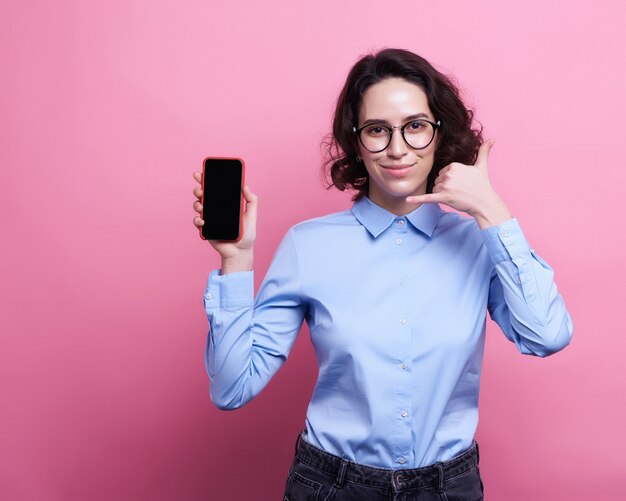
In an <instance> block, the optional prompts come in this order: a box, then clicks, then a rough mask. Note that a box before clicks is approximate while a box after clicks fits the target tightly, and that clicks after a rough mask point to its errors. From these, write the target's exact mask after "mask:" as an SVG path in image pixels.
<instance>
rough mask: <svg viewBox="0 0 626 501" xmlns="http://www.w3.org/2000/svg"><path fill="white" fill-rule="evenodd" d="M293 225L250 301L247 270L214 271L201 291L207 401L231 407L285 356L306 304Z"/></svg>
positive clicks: (250, 281) (250, 396)
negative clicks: (206, 326) (205, 318)
mask: <svg viewBox="0 0 626 501" xmlns="http://www.w3.org/2000/svg"><path fill="white" fill-rule="evenodd" d="M298 270H299V268H298V260H297V254H296V248H295V244H294V241H293V235H292V230H290V231H289V232H288V233H287V234H286V235H285V237H284V238H283V240H282V242H281V244H280V245H279V247H278V250H277V251H276V254H275V256H274V258H273V260H272V263H271V265H270V268H269V270H268V272H267V275H266V276H265V279H264V280H263V283H262V284H261V287H260V289H259V293H258V295H257V298H256V301H254V282H253V272H252V271H236V272H232V273H228V274H223V275H221V274H219V273H218V271H217V270H215V271H213V272H212V273H211V274H210V276H209V280H208V285H207V288H206V291H205V294H204V306H205V310H206V313H207V316H208V319H209V324H210V332H209V336H208V339H207V348H206V354H205V364H206V369H207V373H208V375H209V379H210V381H211V388H210V396H211V400H212V401H213V402H214V403H215V405H216V406H217V407H219V408H220V409H236V408H238V407H241V406H243V405H244V404H246V403H247V402H249V401H250V400H252V399H253V398H254V397H255V396H256V395H258V394H259V393H260V392H261V390H262V389H263V388H264V387H265V385H266V384H267V383H268V382H269V380H270V379H271V378H272V376H273V375H274V374H275V373H276V371H278V369H279V368H280V367H281V366H282V364H283V363H284V362H285V360H286V359H287V355H288V353H289V351H290V350H291V347H292V346H293V343H294V342H295V340H296V337H297V335H298V332H299V330H300V327H301V326H302V321H303V319H304V314H305V312H306V305H305V304H303V303H302V301H301V300H300V296H299V272H298Z"/></svg>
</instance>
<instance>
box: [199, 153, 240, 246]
mask: <svg viewBox="0 0 626 501" xmlns="http://www.w3.org/2000/svg"><path fill="white" fill-rule="evenodd" d="M242 176H243V164H242V162H241V161H240V160H237V159H227V158H207V159H205V160H204V179H203V186H202V190H203V192H204V196H203V208H202V219H204V226H202V236H203V237H204V238H206V239H207V240H237V238H239V219H240V217H241V197H242V193H241V187H242Z"/></svg>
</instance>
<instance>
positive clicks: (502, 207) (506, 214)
mask: <svg viewBox="0 0 626 501" xmlns="http://www.w3.org/2000/svg"><path fill="white" fill-rule="evenodd" d="M473 216H474V218H475V219H476V222H477V223H478V226H479V227H480V229H481V230H484V229H486V228H489V227H490V226H497V225H500V224H502V223H504V222H506V221H508V220H509V219H511V218H512V217H513V216H512V215H511V212H510V211H509V208H508V207H507V206H506V204H505V203H504V201H503V200H502V199H500V198H498V199H495V200H493V201H491V202H490V203H488V204H485V205H484V206H483V207H481V210H480V211H477V212H476V214H473Z"/></svg>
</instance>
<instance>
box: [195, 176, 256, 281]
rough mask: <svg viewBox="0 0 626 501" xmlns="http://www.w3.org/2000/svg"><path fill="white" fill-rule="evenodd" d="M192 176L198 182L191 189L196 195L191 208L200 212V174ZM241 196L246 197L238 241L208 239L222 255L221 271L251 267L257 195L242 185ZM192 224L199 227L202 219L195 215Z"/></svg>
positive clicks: (201, 224)
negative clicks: (241, 229) (241, 234)
mask: <svg viewBox="0 0 626 501" xmlns="http://www.w3.org/2000/svg"><path fill="white" fill-rule="evenodd" d="M193 177H194V179H195V180H196V181H197V182H198V186H195V187H194V189H193V194H194V195H195V197H196V200H195V201H194V203H193V208H194V210H195V211H196V212H197V213H199V214H202V203H201V200H202V186H201V183H202V174H201V173H200V172H194V173H193ZM243 196H244V198H245V199H246V208H245V211H244V213H243V236H242V237H241V239H240V240H239V241H238V242H232V241H227V240H209V241H208V242H209V243H210V244H211V245H212V246H213V248H214V249H215V250H216V251H217V252H219V254H220V256H221V257H222V272H224V271H237V270H236V269H235V268H243V269H252V250H253V246H254V240H255V239H256V216H257V205H258V197H257V196H256V195H255V194H254V193H252V191H250V188H249V187H248V185H245V186H244V187H243ZM193 224H194V226H196V228H199V229H200V228H202V226H203V225H204V221H203V220H202V218H201V217H200V216H195V217H194V218H193ZM225 268H233V269H230V270H229V269H225Z"/></svg>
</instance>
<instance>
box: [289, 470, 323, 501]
mask: <svg viewBox="0 0 626 501" xmlns="http://www.w3.org/2000/svg"><path fill="white" fill-rule="evenodd" d="M321 490H322V484H320V483H319V482H316V481H315V480H311V479H309V478H306V477H305V476H304V475H301V474H300V473H298V472H297V471H292V472H291V474H290V475H289V478H288V479H287V487H286V489H285V495H284V497H283V499H284V500H285V501H318V497H319V494H320V491H321Z"/></svg>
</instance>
